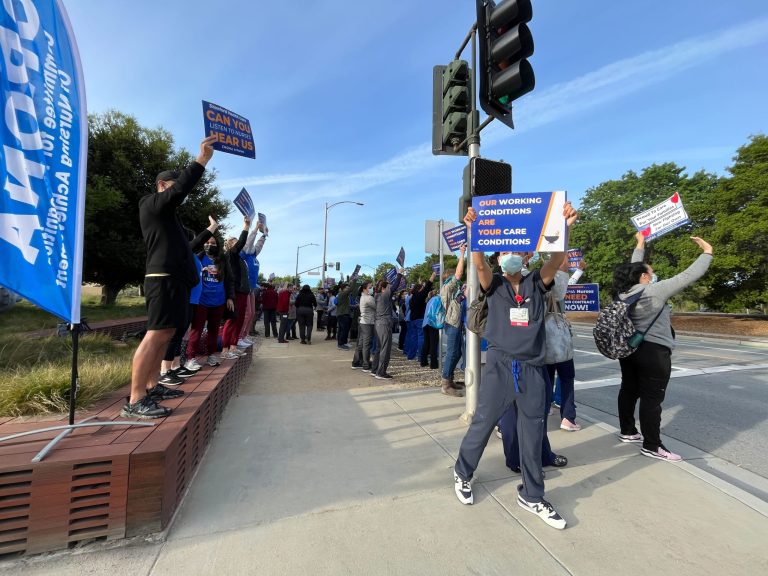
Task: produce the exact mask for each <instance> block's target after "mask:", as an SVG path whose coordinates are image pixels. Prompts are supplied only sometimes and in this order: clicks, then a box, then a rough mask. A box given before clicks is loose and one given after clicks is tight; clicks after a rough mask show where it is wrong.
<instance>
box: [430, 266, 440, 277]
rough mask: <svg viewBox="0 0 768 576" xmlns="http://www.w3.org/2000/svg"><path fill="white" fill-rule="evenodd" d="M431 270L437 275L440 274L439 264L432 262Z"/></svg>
mask: <svg viewBox="0 0 768 576" xmlns="http://www.w3.org/2000/svg"><path fill="white" fill-rule="evenodd" d="M432 272H434V273H435V274H437V275H438V276H439V275H440V264H432Z"/></svg>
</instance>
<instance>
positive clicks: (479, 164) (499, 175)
mask: <svg viewBox="0 0 768 576" xmlns="http://www.w3.org/2000/svg"><path fill="white" fill-rule="evenodd" d="M507 192H512V166H510V165H509V164H507V163H506V162H496V161H494V160H486V159H485V158H472V159H471V160H470V161H469V165H467V166H465V167H464V195H463V196H462V197H461V198H459V220H460V221H461V220H463V219H464V215H465V214H466V213H467V208H468V207H470V206H472V197H473V196H490V195H491V194H506V193H507Z"/></svg>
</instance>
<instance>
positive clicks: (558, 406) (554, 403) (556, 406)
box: [552, 402, 560, 409]
mask: <svg viewBox="0 0 768 576" xmlns="http://www.w3.org/2000/svg"><path fill="white" fill-rule="evenodd" d="M552 406H554V407H555V408H558V409H559V408H560V404H558V403H557V402H552Z"/></svg>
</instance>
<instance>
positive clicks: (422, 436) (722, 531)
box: [0, 340, 768, 576]
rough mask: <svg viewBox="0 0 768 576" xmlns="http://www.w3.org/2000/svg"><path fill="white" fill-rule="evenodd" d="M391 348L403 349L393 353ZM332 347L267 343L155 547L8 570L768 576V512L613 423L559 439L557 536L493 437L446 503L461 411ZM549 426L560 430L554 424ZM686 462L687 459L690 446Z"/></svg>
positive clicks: (69, 556) (135, 574)
mask: <svg viewBox="0 0 768 576" xmlns="http://www.w3.org/2000/svg"><path fill="white" fill-rule="evenodd" d="M395 353H397V351H395ZM351 356H352V352H351V351H350V352H345V351H339V350H337V348H336V345H335V342H325V341H319V342H316V343H315V344H314V345H312V346H302V345H300V344H298V341H294V342H291V343H290V344H285V345H280V344H277V343H276V342H274V340H265V341H263V342H262V343H261V346H260V348H259V350H258V351H256V355H255V357H254V361H253V365H252V367H251V371H250V374H249V377H248V379H247V380H246V381H245V383H244V384H243V386H242V387H241V391H240V395H239V396H237V397H234V398H233V399H232V400H231V401H230V404H229V406H228V408H227V411H226V413H225V414H224V417H223V419H222V423H221V426H220V428H219V430H218V431H217V434H216V437H215V438H214V440H213V441H212V443H211V447H210V449H209V451H208V453H207V454H206V456H205V459H204V461H203V462H202V464H201V466H200V469H199V472H198V474H197V477H196V478H195V479H194V481H193V482H192V484H191V487H190V490H189V493H188V494H187V495H186V498H185V500H184V503H183V505H182V507H181V509H180V512H179V514H178V516H177V518H176V519H175V521H174V523H173V525H172V527H171V529H170V530H169V532H168V533H167V534H166V535H165V538H164V540H163V541H155V542H133V543H131V544H130V545H128V546H125V545H123V546H120V547H115V548H112V549H106V548H104V547H103V546H102V547H101V548H95V549H86V550H83V551H78V552H75V553H72V552H69V553H65V554H56V555H53V556H48V557H41V558H34V559H25V560H23V561H17V562H16V563H14V564H0V571H2V572H3V573H4V574H5V573H7V574H22V573H23V574H24V575H25V576H34V575H44V574H56V575H58V576H67V575H70V574H71V575H81V574H109V575H111V576H120V575H123V574H125V575H129V574H130V575H131V576H140V575H145V574H147V575H149V574H151V575H153V576H154V575H157V576H159V575H174V576H175V575H179V574H183V575H185V576H187V575H195V574H200V575H211V574H223V575H240V574H270V575H272V574H274V575H278V574H279V575H284V574H287V575H297V576H298V575H302V576H303V575H306V574H312V575H325V574H327V575H340V574H366V575H368V574H373V575H378V574H382V575H384V574H397V575H400V574H406V575H410V574H419V575H421V574H425V575H427V574H430V575H431V574H435V575H441V576H444V575H450V574H457V575H459V574H477V575H490V574H504V575H509V574H542V575H549V574H576V575H585V576H595V575H601V574H606V575H608V574H610V575H614V574H617V573H623V574H631V575H644V574H648V575H659V574H675V575H686V574H691V575H695V576H702V575H709V574H712V575H715V574H717V575H724V574H725V575H729V576H732V575H740V574H745V575H746V574H750V575H754V574H766V573H768V549H767V548H766V542H768V517H767V516H766V515H767V514H768V508H766V507H761V506H760V502H757V503H756V504H755V505H750V502H749V501H748V500H739V499H737V498H735V497H734V496H733V495H732V493H729V490H728V489H727V487H725V488H724V487H723V486H722V485H718V484H717V483H713V482H711V481H710V479H709V478H707V477H706V474H702V472H701V471H700V470H698V469H695V468H694V467H692V466H690V465H686V464H685V463H683V464H681V465H676V464H670V463H666V462H661V461H656V460H651V459H648V458H644V457H642V456H640V455H639V448H638V447H637V446H634V445H625V444H622V443H620V442H619V441H618V439H617V437H616V436H615V435H614V434H612V433H611V432H610V428H609V427H607V426H605V425H599V424H596V423H594V422H588V421H582V423H583V424H585V427H584V429H583V430H582V431H581V432H578V433H568V432H563V431H560V430H559V429H554V422H553V423H552V424H551V428H552V429H551V430H550V440H551V442H552V445H553V448H554V450H555V451H556V452H558V453H562V454H564V455H566V456H567V457H568V459H569V464H568V466H567V467H566V468H562V469H553V468H548V469H546V475H547V476H546V486H547V498H548V500H550V501H551V502H552V503H553V504H554V505H555V507H556V508H557V510H558V511H559V512H560V513H561V515H562V516H563V517H564V518H565V519H566V520H567V521H568V528H566V530H564V531H558V530H554V529H552V528H550V527H548V526H547V525H546V524H544V523H543V522H542V521H541V520H540V519H538V518H537V517H535V516H533V515H532V514H530V513H528V512H526V511H524V510H522V509H521V508H519V507H518V506H517V504H516V500H515V499H516V486H517V484H518V481H519V475H517V474H514V473H512V472H510V471H509V470H508V469H506V467H505V465H504V456H503V451H502V446H501V441H500V440H498V439H497V438H496V437H495V436H492V437H491V440H490V441H489V445H488V448H487V449H486V452H485V455H484V456H483V459H482V460H481V462H480V467H479V469H478V471H477V474H476V478H477V480H476V482H475V484H474V490H475V504H474V505H473V506H462V505H461V504H460V503H459V502H458V500H457V499H456V497H455V496H454V494H453V477H452V468H453V463H454V459H455V457H456V453H457V450H458V446H459V444H460V442H461V439H462V437H463V435H464V432H465V430H466V427H465V426H464V424H463V423H462V422H460V421H459V419H458V417H459V415H460V414H461V413H462V411H463V400H457V399H454V398H449V397H446V396H443V395H442V394H440V392H439V389H437V388H423V387H420V388H410V389H409V388H402V387H398V384H397V382H395V384H386V385H381V384H382V381H380V380H375V379H373V378H371V376H370V375H368V374H365V373H362V372H360V371H354V370H351V369H350V361H351ZM553 420H555V419H553ZM683 455H684V456H686V454H685V452H683Z"/></svg>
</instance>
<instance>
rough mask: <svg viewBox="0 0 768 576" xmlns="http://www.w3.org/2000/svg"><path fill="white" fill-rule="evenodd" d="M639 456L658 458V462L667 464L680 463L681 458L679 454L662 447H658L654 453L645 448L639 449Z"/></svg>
mask: <svg viewBox="0 0 768 576" xmlns="http://www.w3.org/2000/svg"><path fill="white" fill-rule="evenodd" d="M640 454H642V455H643V456H648V457H649V458H658V459H659V460H666V461H667V462H680V461H681V460H682V459H683V457H682V456H680V454H675V453H674V452H670V451H669V450H667V449H666V448H664V446H659V447H658V448H657V449H656V450H655V451H654V450H648V449H647V448H640Z"/></svg>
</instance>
